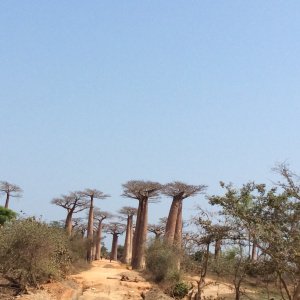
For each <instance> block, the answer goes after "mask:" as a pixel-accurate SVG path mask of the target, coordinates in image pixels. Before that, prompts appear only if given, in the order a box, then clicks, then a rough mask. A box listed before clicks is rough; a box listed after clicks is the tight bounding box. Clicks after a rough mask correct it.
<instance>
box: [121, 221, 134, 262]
mask: <svg viewBox="0 0 300 300" xmlns="http://www.w3.org/2000/svg"><path fill="white" fill-rule="evenodd" d="M132 220H133V216H128V217H127V227H126V237H125V243H124V255H123V259H122V260H123V262H124V263H125V264H129V263H130V260H131V255H132V254H131V251H132Z"/></svg>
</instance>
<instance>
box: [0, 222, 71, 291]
mask: <svg viewBox="0 0 300 300" xmlns="http://www.w3.org/2000/svg"><path fill="white" fill-rule="evenodd" d="M70 264H71V251H70V242H69V240H68V238H67V236H66V234H65V232H64V230H61V229H60V228H55V227H51V226H49V225H47V224H46V223H43V222H40V221H37V220H35V219H34V218H28V219H22V220H17V221H14V222H11V223H7V224H5V225H4V226H3V227H2V228H1V229H0V271H1V273H2V274H3V276H4V277H5V278H7V279H9V280H11V281H13V282H14V283H17V284H19V285H20V287H21V288H24V287H25V286H27V285H33V286H37V285H38V284H39V283H42V282H45V281H47V280H48V279H49V278H55V277H62V276H64V275H65V274H66V273H67V272H68V269H69V266H70Z"/></svg>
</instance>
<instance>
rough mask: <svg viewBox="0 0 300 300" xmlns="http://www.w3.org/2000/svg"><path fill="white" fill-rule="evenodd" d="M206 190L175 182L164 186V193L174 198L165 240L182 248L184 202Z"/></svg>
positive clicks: (197, 186) (203, 187)
mask: <svg viewBox="0 0 300 300" xmlns="http://www.w3.org/2000/svg"><path fill="white" fill-rule="evenodd" d="M205 189H206V186H205V185H188V184H185V183H183V182H180V181H174V182H172V183H168V184H166V185H165V186H164V188H163V190H162V193H163V194H164V195H166V196H169V197H172V198H173V201H172V204H171V208H170V212H169V216H168V220H167V224H166V233H165V240H166V241H167V242H168V243H169V244H171V245H173V244H176V245H177V246H178V247H181V243H182V202H183V200H184V199H186V198H188V197H194V196H196V195H198V194H199V193H202V192H203V191H204V190H205Z"/></svg>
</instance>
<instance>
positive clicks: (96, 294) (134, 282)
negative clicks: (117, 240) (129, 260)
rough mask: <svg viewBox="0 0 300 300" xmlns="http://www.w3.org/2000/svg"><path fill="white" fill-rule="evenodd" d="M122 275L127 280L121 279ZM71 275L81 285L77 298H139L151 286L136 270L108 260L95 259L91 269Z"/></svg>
mask: <svg viewBox="0 0 300 300" xmlns="http://www.w3.org/2000/svg"><path fill="white" fill-rule="evenodd" d="M122 275H124V276H127V279H129V281H121V280H120V279H121V277H122ZM71 277H72V278H73V279H75V280H76V281H77V282H79V283H81V284H82V285H83V290H84V292H83V295H82V296H80V297H79V300H110V299H113V300H127V299H131V300H140V299H141V293H142V292H143V291H144V292H146V291H147V290H149V289H150V287H151V284H150V283H149V282H146V281H145V279H143V278H142V277H141V276H140V275H139V274H138V273H137V272H135V271H133V270H128V269H127V268H126V266H125V265H122V264H120V263H119V262H114V261H112V262H110V261H109V260H100V261H95V262H93V265H92V268H91V269H89V270H87V271H83V272H81V273H79V274H77V275H73V276H71Z"/></svg>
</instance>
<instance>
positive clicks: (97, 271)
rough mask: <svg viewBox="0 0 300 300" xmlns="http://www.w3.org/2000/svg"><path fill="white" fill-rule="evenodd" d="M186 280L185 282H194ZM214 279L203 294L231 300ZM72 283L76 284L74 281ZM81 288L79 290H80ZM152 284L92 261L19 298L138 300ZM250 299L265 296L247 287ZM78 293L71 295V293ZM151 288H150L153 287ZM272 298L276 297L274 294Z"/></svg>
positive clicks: (230, 291)
mask: <svg viewBox="0 0 300 300" xmlns="http://www.w3.org/2000/svg"><path fill="white" fill-rule="evenodd" d="M122 276H126V279H127V280H126V281H122V280H121V278H122ZM193 279H197V278H189V279H187V280H188V281H189V282H194V284H195V285H196V282H195V281H194V280H193ZM217 281H219V280H216V278H210V277H208V278H207V280H206V283H207V286H206V287H205V289H204V293H203V296H206V297H209V296H212V297H213V298H212V299H214V298H215V297H217V296H219V297H224V298H223V299H228V300H229V299H234V292H233V287H232V284H229V283H225V282H223V283H220V282H218V283H217ZM75 282H76V283H75ZM80 287H82V289H80ZM151 287H153V286H152V284H151V283H149V282H147V281H146V280H145V279H144V278H143V277H141V276H140V274H139V273H138V272H136V271H133V270H129V269H127V267H126V265H123V264H121V263H119V262H113V261H112V262H110V261H109V260H100V261H94V262H93V263H92V267H91V268H89V269H88V270H85V271H81V272H79V273H77V274H75V275H71V276H70V278H69V279H68V280H66V281H65V282H53V283H49V284H46V285H44V286H43V290H42V291H38V292H37V293H34V294H31V295H25V296H22V297H19V299H20V300H71V299H72V300H129V299H130V300H141V299H142V297H141V293H143V292H144V293H147V291H148V290H149V289H150V288H151ZM247 290H248V292H249V294H250V295H251V296H252V297H251V298H253V299H259V300H262V299H267V297H264V296H262V294H260V293H257V290H256V291H255V290H252V289H247ZM76 291H77V292H78V296H75V294H76V293H75V292H76ZM82 291H83V293H82ZM153 291H154V290H153ZM148 296H149V299H151V300H158V299H169V298H168V297H167V296H162V298H160V297H158V296H155V295H154V296H153V297H150V294H149V295H148ZM275 299H279V298H277V297H275Z"/></svg>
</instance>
